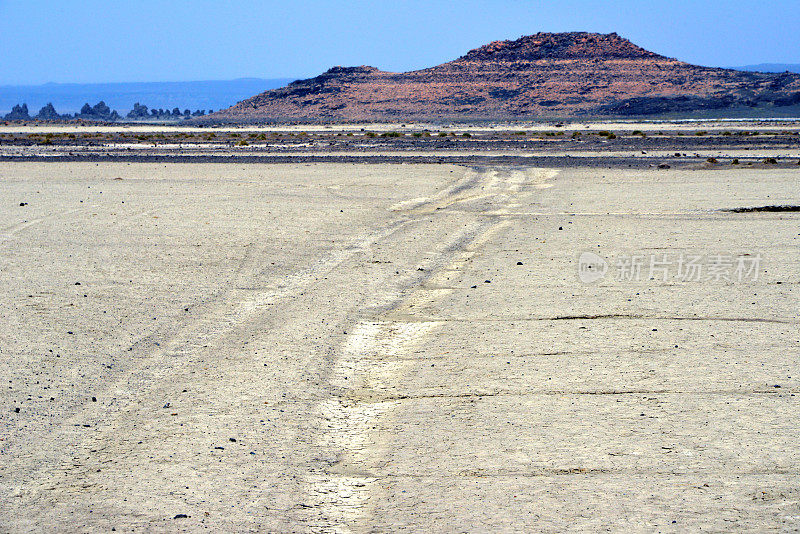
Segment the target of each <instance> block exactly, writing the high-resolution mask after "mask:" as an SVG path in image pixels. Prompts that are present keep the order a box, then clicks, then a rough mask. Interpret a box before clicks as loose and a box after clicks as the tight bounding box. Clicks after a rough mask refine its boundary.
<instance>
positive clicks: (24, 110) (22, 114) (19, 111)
mask: <svg viewBox="0 0 800 534" xmlns="http://www.w3.org/2000/svg"><path fill="white" fill-rule="evenodd" d="M3 118H4V119H5V120H7V121H26V120H29V119H30V118H31V117H30V115H29V114H28V104H22V105H21V106H20V105H19V104H17V105H16V106H14V107H13V108H11V113H8V114H7V115H6V116H5V117H3Z"/></svg>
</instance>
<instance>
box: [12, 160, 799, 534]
mask: <svg viewBox="0 0 800 534" xmlns="http://www.w3.org/2000/svg"><path fill="white" fill-rule="evenodd" d="M798 172H800V170H795V169H788V168H786V169H772V170H768V169H736V170H715V171H714V172H710V171H708V170H705V169H695V170H676V169H669V170H666V171H665V170H656V169H652V170H620V169H616V170H608V169H606V170H593V169H586V168H574V169H564V168H561V169H559V168H543V167H529V166H491V167H486V166H484V167H471V166H455V165H369V166H366V165H342V164H333V163H329V164H295V165H291V164H285V165H245V164H177V163H175V164H166V165H165V164H145V163H100V164H97V163H60V164H58V165H55V164H52V163H8V162H7V163H2V164H0V188H2V189H1V190H2V193H3V194H2V198H3V203H4V207H3V209H2V210H0V251H2V254H0V261H2V263H1V264H0V283H2V287H3V288H4V289H3V291H1V292H0V304H2V308H1V309H2V310H3V312H2V314H1V315H0V324H1V325H2V333H0V366H1V367H0V368H1V369H2V373H0V374H1V375H2V376H3V377H7V387H5V388H3V390H2V393H0V403H2V406H4V408H3V410H1V411H0V422H2V429H3V430H2V434H0V439H1V440H2V441H0V459H2V461H0V502H2V506H0V530H2V531H9V532H20V531H42V530H59V531H74V532H83V531H108V530H110V529H111V528H112V527H115V528H116V530H117V531H123V530H130V529H134V530H137V531H139V530H145V531H176V530H199V529H201V528H204V527H207V528H209V529H211V530H217V531H249V530H252V531H255V530H272V531H275V530H277V531H298V530H299V531H337V530H338V531H355V532H362V531H373V530H376V531H412V530H413V531H474V532H481V531H533V530H535V531H548V532H556V531H563V530H587V529H588V530H600V529H606V528H608V529H612V530H629V529H642V530H650V531H652V530H659V531H670V530H676V531H677V530H681V531H685V530H692V531H694V530H700V529H701V528H702V529H704V530H718V531H719V530H780V529H794V528H798V526H800V506H798V490H797V485H798V480H800V471H798V460H800V458H799V457H798V454H800V453H798V447H797V443H798V441H799V440H800V431H798V429H797V425H796V418H797V413H798V400H797V399H798V397H795V394H796V393H797V390H798V387H799V381H798V379H800V370H798V368H797V361H796V360H797V354H798V350H799V349H800V339H798V322H800V317H799V316H798V304H800V298H799V297H800V295H799V294H798V289H797V288H798V285H797V284H798V281H800V277H799V275H798V273H800V265H799V264H800V254H798V244H800V234H798V219H799V218H800V215H798V214H797V213H793V212H787V213H738V214H737V213H727V212H722V211H719V210H721V209H729V208H735V207H741V206H758V205H767V204H800V185H799V184H800V182H799V181H798ZM21 203H25V204H26V205H24V206H20V204H21ZM586 251H591V252H594V253H597V254H598V255H600V256H601V257H603V258H605V259H607V260H608V261H609V265H610V268H609V272H608V273H607V275H606V276H605V277H604V278H603V279H602V280H600V281H596V282H594V283H584V282H581V281H580V280H579V277H578V257H579V255H580V253H581V252H586ZM665 253H666V254H674V255H675V257H677V255H679V254H681V253H686V254H688V253H695V254H698V255H705V256H710V255H713V254H723V255H725V254H729V255H732V256H735V257H740V256H742V255H745V254H748V255H750V256H748V257H754V256H755V255H756V254H760V255H761V256H760V257H762V258H763V263H762V264H760V266H759V273H758V274H759V276H758V279H757V280H750V279H747V280H744V281H737V280H730V281H726V280H713V279H712V280H686V279H680V278H674V277H673V278H669V279H667V280H666V281H665V280H663V279H661V278H659V277H658V276H656V277H655V279H650V278H651V277H648V276H644V277H642V278H640V279H639V280H617V279H616V276H615V273H616V270H617V267H616V264H615V261H616V260H617V259H619V258H624V257H629V256H633V255H642V256H646V257H648V258H649V257H650V255H652V254H658V255H661V254H665ZM671 268H675V265H672V266H671ZM645 270H646V269H645ZM670 272H672V271H670ZM17 409H19V411H18V412H17V411H16V410H17ZM182 515H185V516H188V517H181V516H182Z"/></svg>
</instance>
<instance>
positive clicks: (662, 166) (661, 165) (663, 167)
mask: <svg viewBox="0 0 800 534" xmlns="http://www.w3.org/2000/svg"><path fill="white" fill-rule="evenodd" d="M658 168H659V169H669V168H670V166H669V165H668V164H666V163H661V164H660V165H659V166H658Z"/></svg>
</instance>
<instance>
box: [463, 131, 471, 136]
mask: <svg viewBox="0 0 800 534" xmlns="http://www.w3.org/2000/svg"><path fill="white" fill-rule="evenodd" d="M461 137H472V135H471V134H470V133H469V132H464V133H463V134H461Z"/></svg>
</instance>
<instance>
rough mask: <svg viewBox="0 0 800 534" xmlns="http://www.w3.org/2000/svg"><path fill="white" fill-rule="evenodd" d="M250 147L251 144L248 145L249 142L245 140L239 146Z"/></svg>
mask: <svg viewBox="0 0 800 534" xmlns="http://www.w3.org/2000/svg"><path fill="white" fill-rule="evenodd" d="M248 145H250V143H248V142H247V141H245V140H244V139H242V140H241V141H239V146H248Z"/></svg>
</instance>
